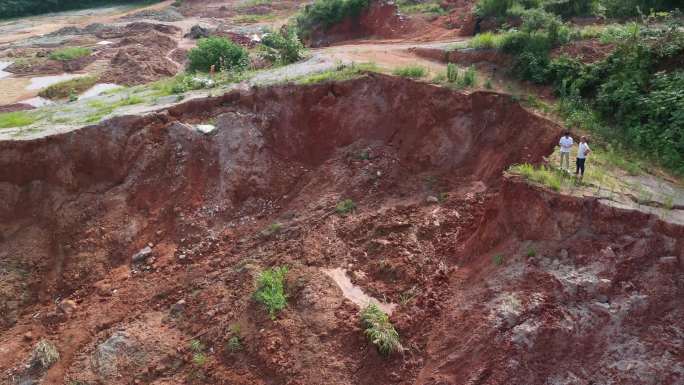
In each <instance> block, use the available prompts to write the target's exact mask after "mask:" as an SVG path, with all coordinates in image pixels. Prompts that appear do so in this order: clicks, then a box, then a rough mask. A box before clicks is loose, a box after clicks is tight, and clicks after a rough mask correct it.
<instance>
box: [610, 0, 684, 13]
mask: <svg viewBox="0 0 684 385" xmlns="http://www.w3.org/2000/svg"><path fill="white" fill-rule="evenodd" d="M601 5H602V6H603V7H604V8H605V10H606V16H608V17H630V16H637V15H639V13H640V12H641V13H644V14H648V13H649V12H650V11H651V10H654V11H669V10H673V9H675V8H676V7H678V6H679V7H681V6H682V4H681V1H679V0H601Z"/></svg>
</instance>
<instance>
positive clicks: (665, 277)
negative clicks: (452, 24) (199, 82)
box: [0, 75, 684, 385]
mask: <svg viewBox="0 0 684 385" xmlns="http://www.w3.org/2000/svg"><path fill="white" fill-rule="evenodd" d="M210 120H211V121H212V122H213V124H215V125H216V127H217V130H216V132H215V133H214V134H213V135H203V134H200V133H198V132H197V131H195V130H194V129H192V126H191V124H196V123H203V122H207V121H210ZM559 131H560V127H558V126H556V125H554V124H553V123H551V122H549V121H547V120H544V119H542V118H540V117H537V116H535V115H533V114H531V113H529V112H528V111H526V110H525V109H523V108H522V107H520V106H519V105H518V104H517V103H514V102H513V101H512V100H511V98H510V97H509V96H506V95H500V94H496V93H489V92H475V93H472V94H463V93H459V92H456V91H453V90H449V89H446V88H441V87H437V86H433V85H429V84H424V83H417V82H412V81H409V80H406V79H399V78H393V77H388V76H384V75H368V76H364V77H362V78H359V79H354V80H349V81H345V82H341V83H327V84H316V85H309V86H295V85H283V86H274V87H270V88H254V89H251V90H249V91H235V92H231V93H229V94H226V95H223V96H220V97H215V98H208V99H202V100H193V101H189V102H186V103H183V104H181V105H178V106H175V107H172V108H170V109H168V110H165V111H161V112H159V113H156V114H151V115H147V116H143V117H121V118H116V119H112V120H109V121H106V122H104V123H102V124H101V125H98V126H91V127H86V128H83V129H81V130H79V131H75V132H71V133H66V134H61V135H56V136H52V137H48V138H43V139H38V140H32V141H13V142H0V261H1V263H2V266H4V267H5V268H4V269H3V270H0V274H2V279H1V280H0V282H2V284H1V286H0V306H3V307H4V308H3V309H2V310H0V314H2V324H1V326H0V346H1V347H2V351H3V354H2V355H0V372H1V373H3V374H5V375H6V377H7V378H8V379H7V382H8V383H10V384H18V383H32V382H27V381H40V380H41V379H42V383H45V384H62V383H69V381H73V382H76V381H81V382H80V383H87V384H131V383H137V384H156V385H161V384H167V385H168V384H188V383H189V384H201V383H206V384H240V385H242V384H244V385H247V384H293V385H294V384H321V385H322V384H340V385H342V384H367V385H377V384H390V383H397V384H431V385H437V384H465V383H470V384H502V385H503V384H547V383H552V384H571V383H572V384H575V383H577V384H589V383H609V382H611V381H612V382H613V383H619V384H636V383H649V384H650V383H653V384H675V383H681V379H682V377H681V376H682V366H681V363H682V350H681V346H682V336H681V334H680V333H678V330H680V329H681V328H682V326H683V325H682V322H684V321H682V319H684V318H683V317H682V316H683V315H684V314H681V313H682V312H683V311H684V306H682V305H684V304H683V303H682V301H683V300H682V298H684V297H683V296H682V294H684V293H683V292H684V290H683V287H682V282H681V279H679V278H678V277H681V264H680V261H681V258H682V255H681V253H682V249H683V248H684V244H683V242H684V241H683V239H684V232H683V228H682V227H676V226H672V225H667V224H664V223H662V222H660V221H658V220H657V219H655V218H654V217H651V216H647V215H644V214H635V213H631V212H627V211H622V210H616V209H610V208H607V207H606V206H604V205H603V204H602V203H600V202H596V201H589V200H584V199H581V198H570V197H560V196H558V195H557V194H555V193H551V192H548V191H546V190H543V189H540V188H534V187H531V186H528V185H526V184H523V183H520V182H517V181H515V180H509V179H507V178H503V177H502V172H503V171H504V170H505V169H506V168H507V167H508V166H509V165H510V164H513V163H519V162H541V161H542V158H543V156H544V155H545V154H548V153H549V152H550V151H551V150H552V148H553V145H554V143H555V141H556V136H557V134H558V133H559ZM433 196H434V197H438V198H435V199H433V198H432V197H433ZM427 197H431V198H430V199H428V200H427V201H426V198H427ZM346 198H350V199H353V200H354V201H355V202H356V204H357V209H356V211H355V212H353V213H352V214H350V215H346V216H340V215H337V214H336V213H335V209H334V207H335V205H336V203H337V202H339V201H340V200H342V199H346ZM276 222H277V223H280V224H281V226H280V227H279V230H278V231H264V230H265V229H268V228H269V225H270V224H272V223H276ZM145 246H150V248H151V250H150V255H149V256H145V257H143V258H137V259H136V260H135V262H133V260H132V256H133V255H134V254H135V253H136V252H137V251H139V250H141V249H143V248H144V247H145ZM529 248H534V249H535V250H536V253H535V254H534V255H531V254H530V253H529V252H528V251H527V250H528V249H529ZM495 253H501V254H502V255H505V257H504V258H503V259H502V261H503V262H502V263H501V264H500V265H497V264H494V263H492V262H491V256H492V255H493V254H495ZM669 256H672V257H673V258H669ZM663 257H665V258H663ZM275 265H288V266H289V267H290V273H288V278H287V282H286V287H287V294H288V305H287V307H286V308H285V309H284V310H283V311H282V312H281V313H279V314H278V315H277V317H276V318H275V319H273V320H272V319H270V318H269V316H268V314H267V313H266V311H265V309H264V308H263V306H262V305H260V304H258V303H256V302H255V301H254V300H253V297H252V294H253V291H254V280H255V278H256V275H257V273H258V271H259V270H261V269H263V268H265V267H268V266H275ZM332 267H342V268H345V269H348V270H349V271H351V272H352V279H353V281H354V282H355V283H357V284H358V285H360V286H361V287H362V288H363V289H364V290H365V291H367V292H368V293H370V294H372V295H374V296H375V297H377V298H385V299H386V300H387V301H391V302H395V303H398V304H399V307H398V308H397V310H395V312H394V313H393V315H392V317H391V319H392V321H393V322H394V323H395V325H396V327H397V330H398V331H399V333H400V335H401V342H402V345H403V346H404V348H405V350H404V351H403V353H402V354H394V355H392V356H390V357H388V358H383V357H381V356H380V355H379V354H378V353H377V352H376V350H375V349H374V348H373V347H372V345H370V344H369V343H368V342H367V340H366V339H365V337H364V335H363V331H362V330H361V328H360V325H359V319H358V312H359V309H358V307H357V306H356V305H354V304H353V303H352V302H350V301H349V300H347V299H345V297H344V296H343V294H342V292H341V290H340V289H339V288H338V287H337V286H336V284H335V283H334V282H333V281H332V280H331V279H330V278H328V277H327V276H326V275H325V274H323V272H322V270H321V269H322V268H332ZM236 325H237V326H236ZM238 329H239V331H237V330H238ZM236 336H239V338H240V341H241V342H240V346H241V347H242V348H241V349H235V346H234V343H233V344H232V345H231V344H230V343H229V339H230V338H231V337H236ZM40 339H46V340H48V341H50V342H51V343H53V344H54V345H55V346H56V347H57V349H58V350H59V353H60V359H59V360H58V361H57V362H56V363H55V364H54V365H53V366H52V367H51V368H50V369H49V370H47V371H46V370H34V371H30V370H28V369H26V367H25V363H26V362H27V361H28V360H29V358H30V354H31V350H32V349H33V348H34V346H35V345H36V343H37V341H38V340H40ZM192 339H198V340H200V341H201V342H202V344H203V345H204V347H203V348H200V349H199V350H202V351H203V353H204V355H205V357H206V362H204V363H203V362H202V360H197V359H196V358H197V357H195V359H193V354H194V353H193V352H192V351H191V349H189V347H188V345H189V342H190V340H192ZM231 346H232V347H233V348H231ZM194 355H195V356H196V354H194ZM22 381H23V382H22Z"/></svg>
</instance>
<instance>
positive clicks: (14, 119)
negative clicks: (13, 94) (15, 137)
mask: <svg viewBox="0 0 684 385" xmlns="http://www.w3.org/2000/svg"><path fill="white" fill-rule="evenodd" d="M38 119H39V117H38V115H37V114H36V113H35V112H27V111H15V112H5V113H2V114H0V128H9V127H24V126H28V125H30V124H33V123H35V122H36V121H37V120H38Z"/></svg>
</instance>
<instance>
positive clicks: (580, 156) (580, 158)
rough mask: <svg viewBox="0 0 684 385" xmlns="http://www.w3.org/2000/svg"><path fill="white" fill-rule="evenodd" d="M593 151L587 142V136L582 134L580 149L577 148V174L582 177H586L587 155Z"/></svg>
mask: <svg viewBox="0 0 684 385" xmlns="http://www.w3.org/2000/svg"><path fill="white" fill-rule="evenodd" d="M590 153H591V149H590V148H589V145H588V144H587V137H586V136H582V137H581V138H580V144H579V149H578V150H577V171H575V175H576V176H579V178H580V179H582V178H583V177H584V162H585V161H586V160H587V155H589V154H590Z"/></svg>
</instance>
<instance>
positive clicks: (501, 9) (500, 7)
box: [475, 0, 542, 17]
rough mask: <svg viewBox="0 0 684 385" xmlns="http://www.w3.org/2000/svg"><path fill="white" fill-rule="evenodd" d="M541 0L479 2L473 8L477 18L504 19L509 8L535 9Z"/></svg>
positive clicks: (487, 0) (491, 0) (483, 0)
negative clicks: (491, 17) (492, 17)
mask: <svg viewBox="0 0 684 385" xmlns="http://www.w3.org/2000/svg"><path fill="white" fill-rule="evenodd" d="M541 2H542V1H541V0H480V1H478V3H477V5H476V6H475V13H476V14H477V15H478V16H481V17H485V16H494V17H504V16H507V15H508V10H509V9H511V8H514V7H515V8H525V9H526V8H535V7H539V6H540V5H541Z"/></svg>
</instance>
